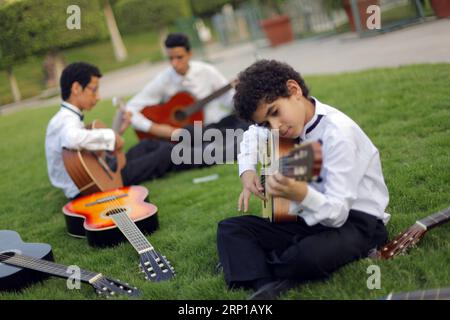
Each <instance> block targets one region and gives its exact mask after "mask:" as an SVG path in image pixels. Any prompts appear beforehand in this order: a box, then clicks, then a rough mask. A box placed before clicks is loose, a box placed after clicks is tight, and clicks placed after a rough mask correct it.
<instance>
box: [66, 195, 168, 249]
mask: <svg viewBox="0 0 450 320" xmlns="http://www.w3.org/2000/svg"><path fill="white" fill-rule="evenodd" d="M147 196H148V191H147V189H146V188H144V187H142V186H130V187H122V188H117V189H113V190H109V191H105V192H96V193H93V194H90V195H87V196H83V197H80V198H77V199H75V200H73V201H71V202H69V203H67V204H66V205H65V206H64V207H63V213H64V216H65V218H66V226H67V230H68V233H69V234H70V235H72V236H74V237H87V239H88V243H89V244H90V245H92V246H99V247H105V246H112V245H115V244H117V243H119V242H121V241H124V240H125V237H124V235H123V233H122V232H121V231H120V230H119V229H118V228H117V226H116V224H115V222H114V221H113V219H112V218H110V217H109V215H110V214H111V213H114V212H118V211H122V210H126V211H127V214H128V216H129V217H130V218H131V220H132V221H133V222H134V223H135V224H136V226H137V227H138V228H139V229H140V230H141V231H142V232H144V233H152V232H153V231H155V230H156V229H158V226H159V225H158V217H157V212H158V208H157V207H156V206H155V205H153V204H151V203H148V202H145V199H146V198H147Z"/></svg>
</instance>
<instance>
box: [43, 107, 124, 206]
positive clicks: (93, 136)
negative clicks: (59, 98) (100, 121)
mask: <svg viewBox="0 0 450 320" xmlns="http://www.w3.org/2000/svg"><path fill="white" fill-rule="evenodd" d="M82 118H83V114H82V112H81V111H80V109H78V108H77V107H76V106H74V105H72V104H70V103H68V102H63V103H62V104H61V109H60V110H59V111H58V112H57V113H56V114H55V115H54V116H53V118H52V119H51V120H50V122H49V124H48V126H47V132H46V135H45V155H46V157H47V170H48V176H49V179H50V182H51V183H52V185H53V186H55V187H57V188H60V189H62V190H63V191H64V194H65V195H66V197H67V198H73V197H74V196H76V195H77V194H78V193H79V190H78V188H77V186H76V185H75V183H74V182H73V181H72V179H71V178H70V176H69V174H68V173H67V171H66V168H65V167H64V162H63V159H62V149H63V148H67V149H77V150H80V149H87V150H109V151H112V150H114V146H115V140H116V137H115V134H114V131H112V130H111V129H95V130H87V129H85V127H84V124H83V121H82V120H81V119H82Z"/></svg>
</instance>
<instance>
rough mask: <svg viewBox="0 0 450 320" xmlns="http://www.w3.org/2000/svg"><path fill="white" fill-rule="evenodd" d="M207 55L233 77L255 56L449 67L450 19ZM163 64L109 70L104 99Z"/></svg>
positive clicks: (324, 66)
mask: <svg viewBox="0 0 450 320" xmlns="http://www.w3.org/2000/svg"><path fill="white" fill-rule="evenodd" d="M206 57H207V58H208V59H209V60H210V61H211V62H212V63H213V64H214V65H215V66H216V67H217V68H218V69H219V70H220V71H221V72H223V74H224V75H225V76H226V77H227V78H228V79H232V78H233V77H235V76H236V75H237V74H238V73H239V72H240V71H241V70H243V69H245V68H246V67H247V66H249V65H250V64H252V63H253V62H254V61H255V60H256V59H257V58H270V59H277V60H281V61H285V62H287V63H289V64H291V65H292V66H293V67H294V68H295V69H297V70H298V71H300V72H301V73H302V75H310V74H332V73H340V72H350V71H357V70H365V69H370V68H377V67H396V66H400V65H407V64H416V63H439V62H445V63H450V19H441V20H434V21H428V22H425V23H422V24H417V25H413V26H409V27H407V28H403V29H399V30H396V31H393V32H390V33H385V34H381V35H378V36H374V37H367V38H362V39H361V38H359V37H358V36H357V35H356V34H354V33H345V34H340V35H336V36H332V37H327V38H321V39H304V40H297V41H295V42H292V43H290V44H287V45H283V46H280V47H276V48H269V47H264V48H260V46H256V45H255V44H253V43H248V44H244V45H240V46H235V47H231V48H218V47H215V48H214V47H211V48H208V50H207V52H206ZM167 65H168V64H167V63H166V62H159V63H154V64H151V63H142V64H138V65H135V66H132V67H128V68H125V69H120V70H117V71H113V72H109V73H108V74H106V75H105V76H104V77H103V78H102V80H101V90H100V92H101V95H102V98H104V99H111V98H112V97H113V96H129V95H132V94H134V93H136V92H137V91H139V90H140V89H141V88H142V87H143V86H144V85H145V84H146V83H147V82H148V81H150V80H151V79H152V78H153V77H154V76H155V75H156V74H157V73H158V72H159V71H160V70H162V69H163V68H165V67H166V66H167ZM58 102H59V97H55V98H52V99H47V100H36V99H30V100H28V101H24V102H22V103H18V104H11V105H6V106H2V107H1V108H0V114H2V113H3V114H7V113H10V112H14V111H17V110H21V109H23V108H36V107H41V106H49V105H55V104H57V103H58Z"/></svg>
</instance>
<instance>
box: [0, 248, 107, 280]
mask: <svg viewBox="0 0 450 320" xmlns="http://www.w3.org/2000/svg"><path fill="white" fill-rule="evenodd" d="M4 258H5V261H2V262H0V263H4V264H10V262H11V265H14V266H16V267H24V268H29V269H33V270H37V271H42V270H46V271H48V273H52V274H56V275H60V276H64V277H67V278H68V277H69V276H70V274H68V273H67V269H68V267H66V266H64V265H61V264H57V263H55V262H52V261H48V260H44V259H38V258H34V257H30V256H25V255H21V254H17V253H14V255H13V256H9V255H5V254H0V259H4ZM80 272H81V275H82V276H85V278H84V279H82V280H84V281H89V279H91V278H93V277H95V276H97V275H98V274H99V273H97V272H92V271H87V270H83V269H81V270H80Z"/></svg>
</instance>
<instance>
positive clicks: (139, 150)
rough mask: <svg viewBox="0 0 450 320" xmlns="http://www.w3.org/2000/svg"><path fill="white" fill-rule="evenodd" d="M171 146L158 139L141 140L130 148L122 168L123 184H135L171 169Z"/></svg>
mask: <svg viewBox="0 0 450 320" xmlns="http://www.w3.org/2000/svg"><path fill="white" fill-rule="evenodd" d="M172 148H173V144H172V143H170V142H168V141H163V140H158V139H148V140H142V141H140V142H139V143H138V144H136V145H135V146H133V147H132V148H130V150H128V152H127V153H126V158H127V164H126V165H125V167H124V168H123V169H122V180H123V184H124V185H125V186H130V185H136V184H139V183H141V182H144V181H147V180H151V179H154V178H158V177H161V176H163V175H164V174H165V173H167V172H169V171H172V170H173V169H174V165H173V163H172V161H171V160H170V155H171V152H172Z"/></svg>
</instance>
